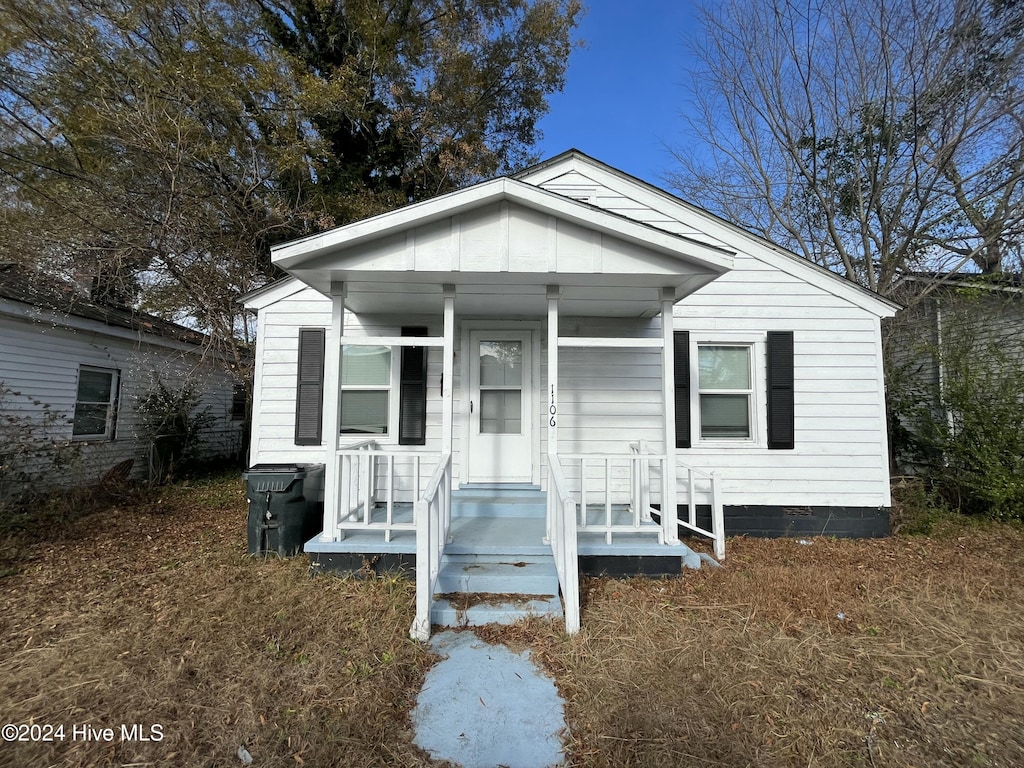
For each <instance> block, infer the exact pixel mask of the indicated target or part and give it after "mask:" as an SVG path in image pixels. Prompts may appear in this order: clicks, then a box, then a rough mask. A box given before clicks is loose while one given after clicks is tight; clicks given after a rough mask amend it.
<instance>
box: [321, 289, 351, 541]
mask: <svg viewBox="0 0 1024 768" xmlns="http://www.w3.org/2000/svg"><path fill="white" fill-rule="evenodd" d="M344 335H345V284H344V283H340V282H339V283H331V327H330V328H328V329H327V338H326V343H325V347H324V424H323V431H324V529H323V533H321V534H320V540H321V541H338V540H339V538H340V536H339V533H338V507H339V505H340V503H341V467H340V465H339V462H338V435H339V434H340V433H341V337H342V336H344Z"/></svg>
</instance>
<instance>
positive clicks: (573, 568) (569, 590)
mask: <svg viewBox="0 0 1024 768" xmlns="http://www.w3.org/2000/svg"><path fill="white" fill-rule="evenodd" d="M547 527H548V540H549V541H550V543H551V551H552V553H553V554H554V559H555V570H556V571H557V572H558V583H559V585H560V586H561V587H562V601H563V603H564V605H565V631H566V632H568V633H569V634H573V633H575V632H578V631H579V629H580V565H579V553H578V550H577V546H576V502H575V501H573V500H572V498H571V497H570V496H569V490H568V486H567V484H566V482H565V476H564V475H563V474H562V465H561V463H560V462H559V460H558V456H556V455H548V526H547Z"/></svg>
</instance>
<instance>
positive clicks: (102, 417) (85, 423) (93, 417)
mask: <svg viewBox="0 0 1024 768" xmlns="http://www.w3.org/2000/svg"><path fill="white" fill-rule="evenodd" d="M106 433H107V406H106V405H89V404H83V403H78V404H77V405H76V406H75V421H74V424H73V426H72V428H71V434H72V435H105V434H106Z"/></svg>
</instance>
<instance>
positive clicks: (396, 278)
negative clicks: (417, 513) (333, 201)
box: [272, 178, 733, 316]
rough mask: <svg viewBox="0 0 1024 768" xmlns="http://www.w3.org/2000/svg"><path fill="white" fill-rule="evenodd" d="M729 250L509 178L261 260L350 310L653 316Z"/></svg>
mask: <svg viewBox="0 0 1024 768" xmlns="http://www.w3.org/2000/svg"><path fill="white" fill-rule="evenodd" d="M732 255H733V252H731V251H728V250H726V249H723V248H720V247H716V246H713V245H708V244H705V243H701V242H698V241H696V240H693V239H690V238H687V237H684V236H680V235H675V234H672V233H669V232H665V231H663V230H660V229H658V228H656V227H652V226H650V225H647V224H643V223H641V222H638V221H634V220H633V219H630V218H627V217H625V216H621V215H618V214H615V213H611V212H609V211H605V210H602V209H600V208H596V207H594V206H592V205H588V204H586V203H582V202H579V201H576V200H573V199H571V198H568V197H564V196H562V195H558V194H556V193H553V192H548V191H546V190H543V189H540V188H538V187H535V186H533V185H530V184H527V183H524V182H521V181H517V180H515V179H510V178H499V179H494V180H492V181H487V182H483V183H481V184H477V185H475V186H473V187H468V188H466V189H463V190H459V191H457V192H453V193H450V194H448V195H444V196H442V197H438V198H434V199H432V200H428V201H425V202H422V203H417V204H414V205H410V206H408V207H405V208H401V209H399V210H397V211H392V212H390V213H385V214H382V215H380V216H375V217H373V218H370V219H366V220H364V221H359V222H355V223H353V224H349V225H346V226H343V227H338V228H336V229H333V230H330V231H328V232H324V233H322V234H319V235H315V236H313V237H308V238H305V239H302V240H297V241H294V242H291V243H286V244H283V245H280V246H278V247H276V248H274V249H273V252H272V260H273V262H274V263H275V264H276V265H278V266H279V267H281V268H283V269H285V270H286V271H288V272H289V273H291V274H292V275H294V276H295V277H297V278H298V279H299V280H301V281H302V282H304V283H307V284H308V285H311V286H312V287H314V288H316V289H317V290H319V291H321V292H322V293H325V294H327V295H330V294H331V293H332V292H337V291H338V290H340V287H339V284H344V292H345V306H346V307H347V308H348V309H350V310H352V311H355V312H406V313H416V312H434V311H437V310H439V308H440V306H441V301H442V295H443V286H444V285H446V284H447V285H453V286H455V288H456V304H457V308H458V310H459V312H461V313H474V314H519V315H522V314H536V313H541V312H543V311H544V310H545V307H546V286H548V285H557V286H559V291H560V296H561V301H562V306H563V311H564V312H565V313H567V314H580V315H624V316H638V315H644V314H653V313H654V312H656V311H658V309H659V306H660V305H659V301H660V299H661V295H662V294H661V291H662V289H670V290H671V291H672V294H673V296H674V298H675V300H676V301H678V300H680V299H682V298H683V297H684V296H687V295H688V294H690V293H693V292H694V291H696V290H697V289H698V288H700V287H702V286H704V285H706V284H707V283H709V282H711V281H712V280H714V279H715V278H716V277H718V276H719V275H722V274H724V273H725V272H727V271H728V270H729V269H730V268H731V266H732Z"/></svg>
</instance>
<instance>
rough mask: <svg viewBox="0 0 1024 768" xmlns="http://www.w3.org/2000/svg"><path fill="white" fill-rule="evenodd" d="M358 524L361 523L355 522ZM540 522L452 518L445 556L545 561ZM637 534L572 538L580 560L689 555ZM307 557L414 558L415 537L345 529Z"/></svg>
mask: <svg viewBox="0 0 1024 768" xmlns="http://www.w3.org/2000/svg"><path fill="white" fill-rule="evenodd" d="M605 517H606V511H605V508H604V507H603V506H599V505H594V506H589V505H588V508H587V522H588V524H589V525H595V524H597V523H599V522H601V523H603V522H604V521H605ZM370 518H371V521H372V522H373V523H383V522H384V521H385V519H386V509H385V508H384V507H383V506H380V507H377V508H375V509H373V510H371V515H370ZM360 519H361V518H360ZM392 520H393V521H394V522H395V523H411V522H412V505H411V504H395V505H394V507H393V510H392ZM631 522H632V513H630V511H629V510H628V509H627V508H626V507H625V506H620V505H617V506H613V507H612V523H613V525H628V524H630V523H631ZM544 528H545V520H544V518H543V517H536V516H526V517H521V516H511V515H510V516H499V517H484V516H466V517H461V516H453V517H452V526H451V531H450V535H451V539H452V541H451V543H450V544H448V545H447V547H446V548H445V553H446V554H452V555H465V554H479V555H492V554H498V555H506V554H519V555H522V556H524V557H527V556H534V555H550V554H551V547H550V546H549V545H548V544H545V543H544V532H545V531H544ZM643 528H644V529H645V530H644V531H642V532H635V533H632V532H631V533H615V534H613V535H612V543H611V544H608V543H607V541H606V540H605V533H604V532H603V531H600V530H596V529H593V530H588V529H586V528H581V529H579V530H578V534H577V547H578V551H579V554H580V555H581V556H592V555H603V556H624V557H628V556H661V557H664V556H682V557H685V556H686V555H687V554H691V553H692V550H690V548H689V547H687V546H686V545H685V544H679V545H664V544H659V543H658V539H657V535H658V534H657V530H658V526H657V525H656V524H655V523H653V522H648V523H645V524H644V525H643ZM305 550H306V552H309V553H324V554H328V553H353V554H357V553H358V554H414V553H415V552H416V532H415V531H408V530H406V531H392V533H391V541H384V533H383V531H381V530H380V529H372V528H357V529H347V530H346V531H345V538H344V539H342V540H341V541H322V540H321V538H320V536H316V537H314V538H313V539H311V540H310V541H308V542H306V547H305Z"/></svg>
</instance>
